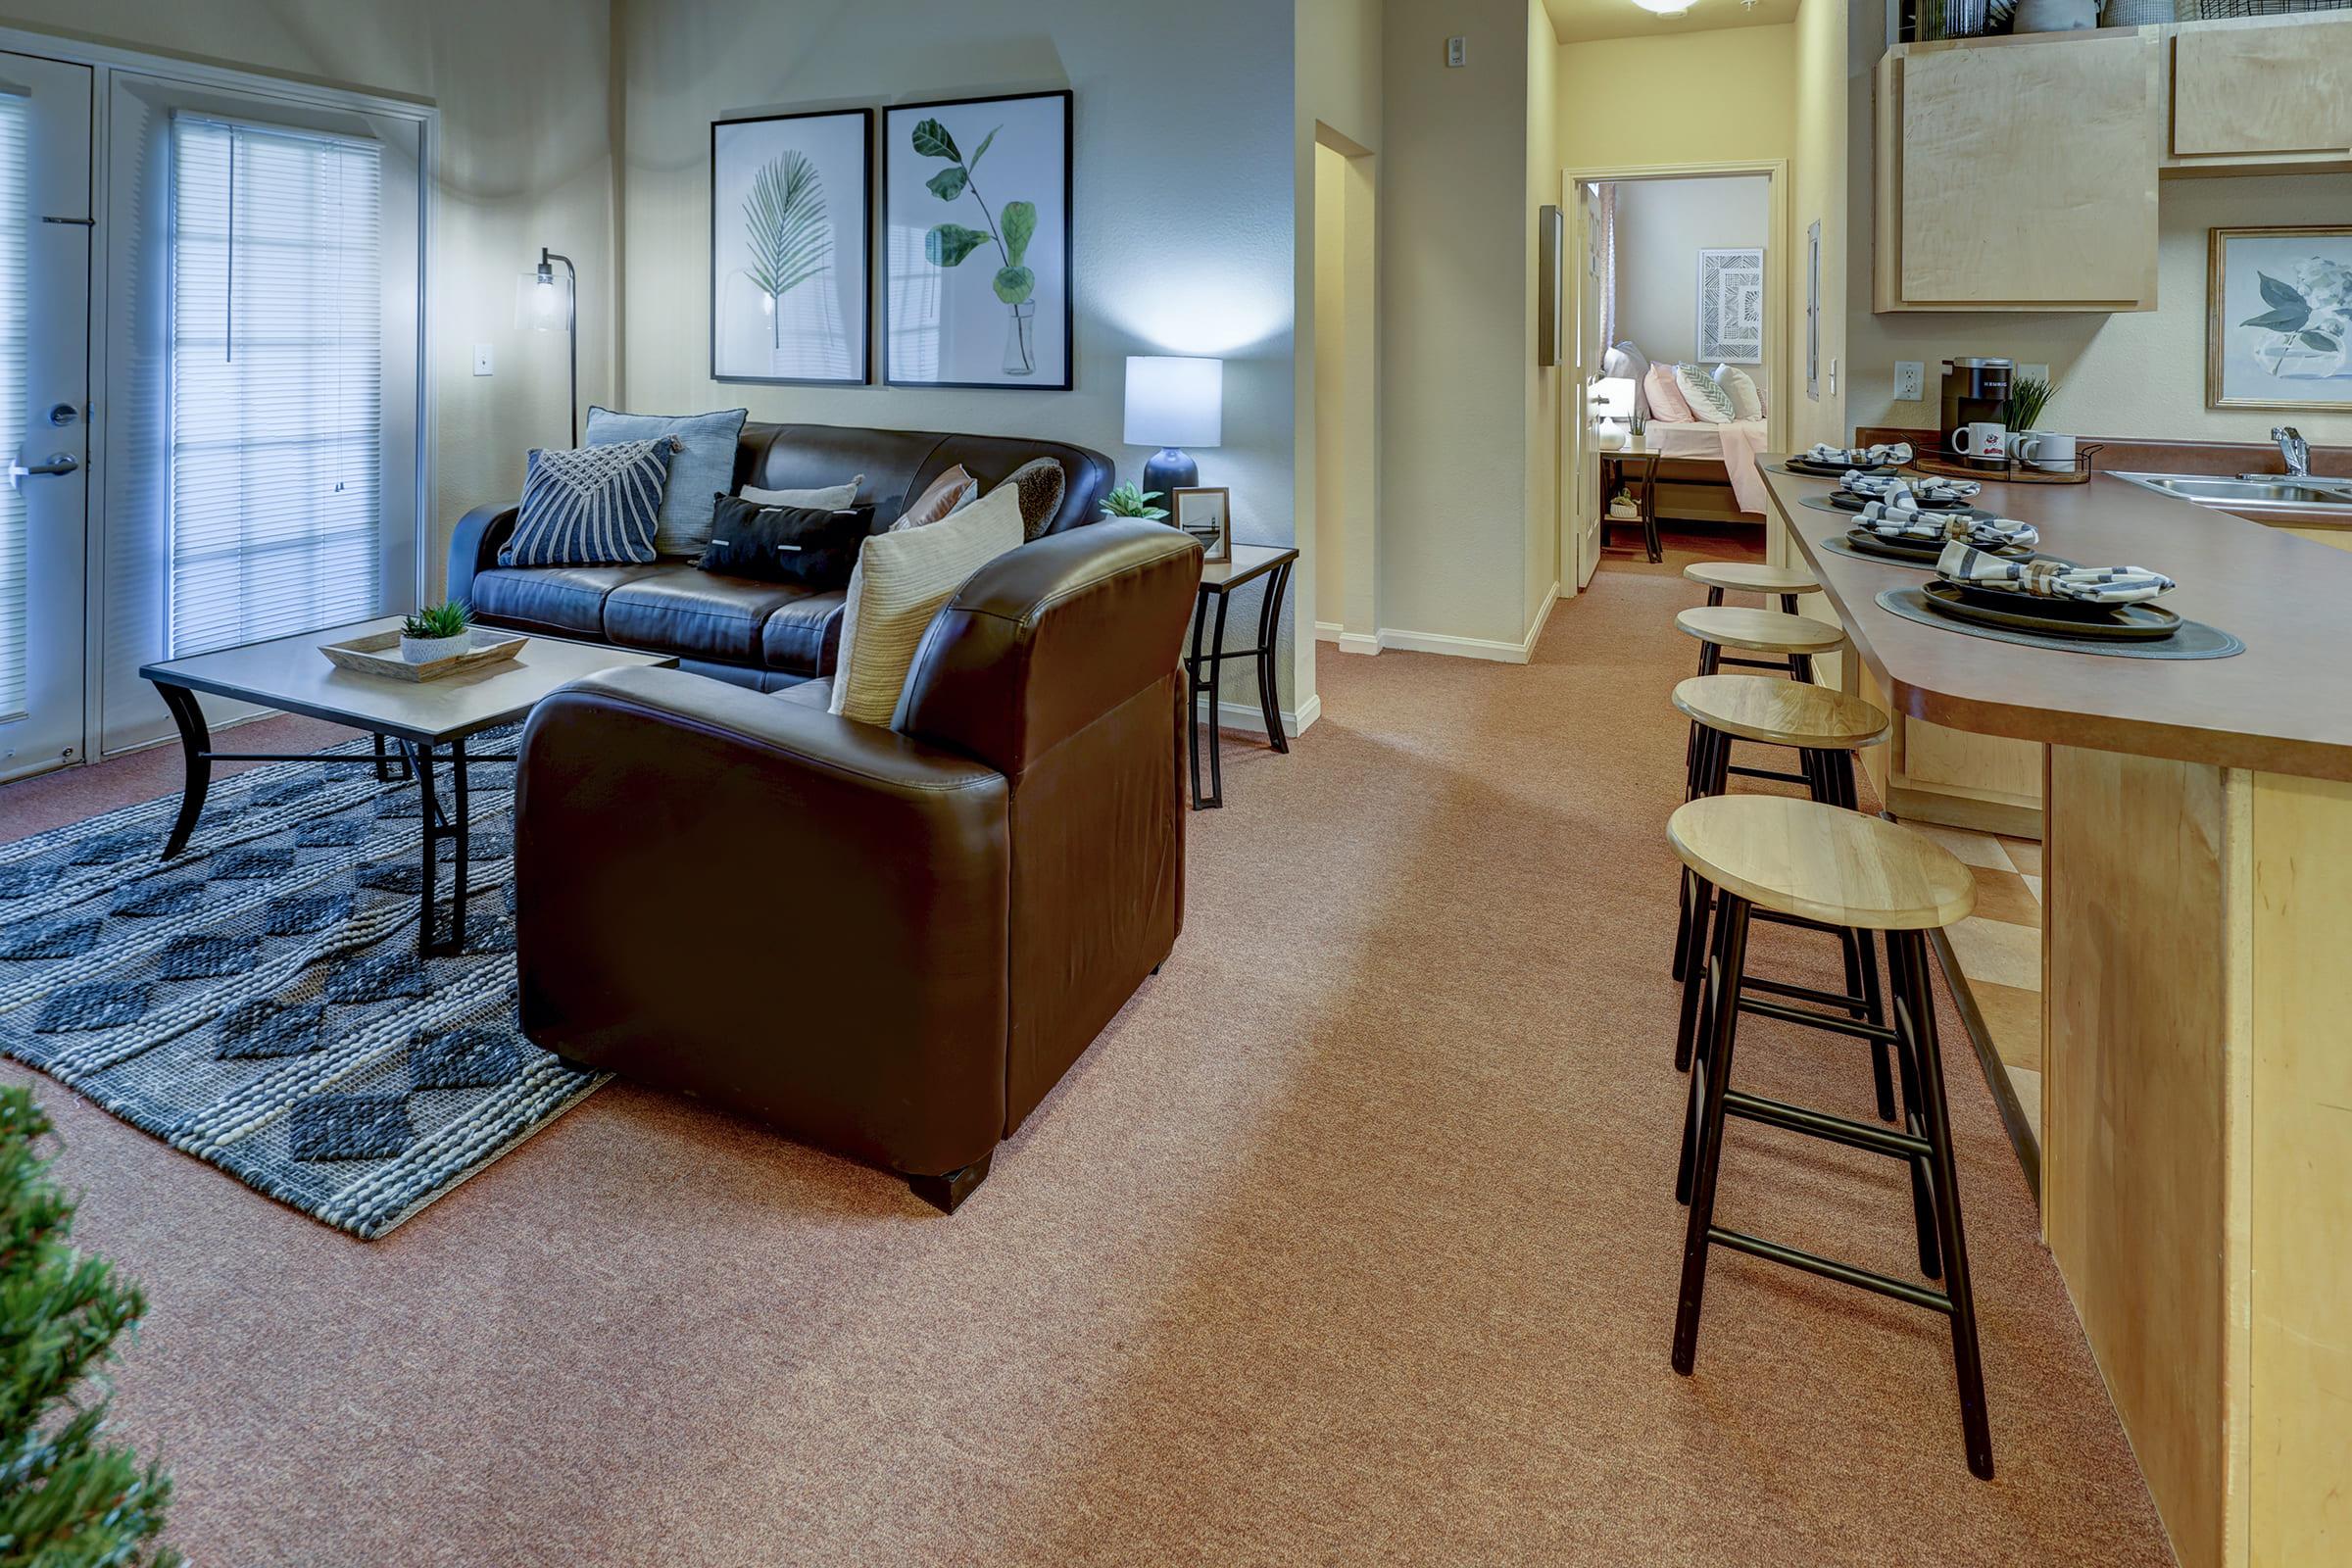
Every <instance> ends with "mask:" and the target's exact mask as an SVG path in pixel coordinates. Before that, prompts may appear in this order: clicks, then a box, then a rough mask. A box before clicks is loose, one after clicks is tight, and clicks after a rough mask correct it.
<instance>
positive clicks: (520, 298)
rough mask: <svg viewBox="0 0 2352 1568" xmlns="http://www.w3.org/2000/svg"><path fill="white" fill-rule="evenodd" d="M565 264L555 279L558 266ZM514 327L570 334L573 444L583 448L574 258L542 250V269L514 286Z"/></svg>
mask: <svg viewBox="0 0 2352 1568" xmlns="http://www.w3.org/2000/svg"><path fill="white" fill-rule="evenodd" d="M558 262H562V263H563V264H564V275H563V276H562V277H558V276H557V275H556V268H555V264H556V263H558ZM515 325H516V326H519V327H523V328H525V329H527V330H530V331H536V332H569V333H570V334H571V444H572V445H573V446H575V447H576V446H578V445H579V444H580V273H579V270H578V269H577V268H575V267H573V266H572V265H571V258H570V257H568V256H559V255H557V254H556V253H555V252H553V251H551V250H549V249H548V248H547V247H546V246H544V245H542V246H540V247H539V265H538V267H537V268H535V269H533V270H530V271H528V272H525V273H523V274H522V276H521V277H519V278H517V279H516V280H515Z"/></svg>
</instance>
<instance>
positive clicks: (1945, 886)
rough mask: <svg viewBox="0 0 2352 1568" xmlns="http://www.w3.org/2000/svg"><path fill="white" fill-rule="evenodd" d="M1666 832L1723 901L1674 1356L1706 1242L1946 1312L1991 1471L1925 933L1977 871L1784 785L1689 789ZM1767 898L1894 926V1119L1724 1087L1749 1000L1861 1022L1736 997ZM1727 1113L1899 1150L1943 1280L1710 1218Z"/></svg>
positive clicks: (1963, 1409) (1810, 913) (1701, 1051)
mask: <svg viewBox="0 0 2352 1568" xmlns="http://www.w3.org/2000/svg"><path fill="white" fill-rule="evenodd" d="M1666 833H1667V837H1668V838H1669V839H1670V840H1671V841H1672V842H1673V844H1674V850H1675V853H1676V854H1677V855H1679V856H1680V857H1682V860H1683V863H1684V864H1685V865H1687V866H1689V867H1690V868H1691V871H1692V872H1693V873H1694V874H1696V875H1697V876H1698V877H1699V878H1700V879H1701V880H1702V881H1703V882H1704V883H1706V884H1707V886H1708V887H1709V888H1711V889H1712V890H1714V900H1713V902H1714V905H1715V917H1714V921H1713V925H1714V931H1713V938H1712V941H1711V942H1710V944H1709V948H1708V953H1707V959H1706V968H1707V980H1706V986H1705V1000H1704V1007H1703V1012H1702V1017H1701V1023H1702V1028H1701V1033H1700V1039H1699V1048H1698V1052H1697V1054H1696V1055H1695V1056H1694V1057H1693V1059H1692V1061H1691V1094H1690V1100H1689V1102H1688V1105H1687V1108H1686V1110H1685V1112H1684V1121H1683V1159H1682V1166H1681V1171H1680V1173H1679V1176H1678V1178H1677V1182H1676V1196H1677V1197H1678V1198H1681V1199H1683V1200H1684V1201H1687V1202H1689V1204H1690V1205H1691V1214H1690V1222H1689V1225H1688V1227H1687V1229H1686V1231H1685V1235H1684V1241H1683V1280H1682V1297H1681V1303H1680V1305H1679V1307H1678V1308H1677V1310H1676V1313H1675V1322H1674V1357H1673V1360H1674V1369H1675V1370H1676V1371H1677V1372H1679V1373H1682V1374H1683V1375H1685V1376H1689V1375H1690V1373H1691V1367H1692V1366H1693V1365H1694V1364H1695V1361H1696V1357H1697V1353H1698V1318H1699V1304H1700V1299H1701V1297H1702V1296H1703V1294H1704V1292H1705V1289H1706V1281H1707V1252H1708V1250H1709V1249H1710V1248H1715V1247H1728V1248H1730V1249H1732V1250H1734V1251H1739V1252H1745V1253H1747V1254H1748V1255H1749V1256H1751V1257H1760V1258H1764V1259H1766V1260H1767V1261H1769V1262H1774V1263H1783V1264H1787V1265H1788V1266H1789V1267H1791V1268H1797V1269H1802V1270H1804V1271H1805V1272H1806V1273H1809V1274H1816V1275H1819V1276H1820V1277H1822V1278H1823V1279H1828V1280H1835V1281H1837V1282H1838V1283H1839V1284H1842V1285H1852V1286H1857V1287H1859V1288H1860V1289H1863V1290H1867V1291H1875V1292H1877V1293H1878V1294H1879V1295H1881V1296H1886V1297H1889V1298H1891V1299H1895V1300H1898V1301H1908V1302H1910V1303H1911V1304H1912V1305H1914V1306H1924V1307H1927V1308H1929V1309H1930V1310H1932V1311H1936V1312H1941V1313H1943V1314H1945V1315H1946V1316H1947V1317H1949V1318H1950V1319H1951V1326H1952V1364H1953V1370H1954V1373H1955V1377H1956V1380H1957V1382H1958V1385H1959V1391H1960V1429H1961V1433H1962V1437H1963V1439H1964V1442H1965V1446H1966V1448H1967V1451H1968V1467H1969V1469H1970V1470H1971V1471H1973V1472H1975V1473H1976V1474H1977V1475H1979V1476H1982V1477H1984V1478H1985V1479H1987V1480H1989V1479H1991V1476H1992V1435H1991V1427H1990V1423H1989V1422H1988V1420H1987V1418H1986V1414H1985V1371H1984V1364H1983V1362H1982V1360H1981V1358H1980V1356H1979V1353H1978V1347H1977V1309H1976V1299H1975V1297H1974V1295H1973V1294H1972V1292H1971V1290H1970V1287H1969V1277H1968V1244H1967V1240H1966V1237H1965V1235H1964V1234H1963V1230H1962V1226H1961V1222H1960V1187H1959V1180H1958V1177H1957V1175H1956V1172H1955V1167H1954V1162H1953V1158H1952V1130H1951V1116H1950V1110H1949V1106H1948V1104H1947V1103H1946V1101H1945V1097H1944V1085H1943V1058H1942V1055H1941V1053H1940V1051H1939V1049H1938V1047H1937V1044H1936V1005H1935V999H1934V996H1933V994H1932V992H1931V990H1930V987H1929V979H1928V950H1927V940H1926V938H1925V936H1924V934H1923V933H1925V932H1926V931H1928V930H1931V929H1933V928H1936V927H1938V926H1945V925H1949V924H1951V923H1952V922H1953V921H1955V920H1958V919H1961V918H1963V917H1964V916H1966V915H1967V913H1968V912H1969V910H1970V909H1971V908H1972V907H1975V904H1976V882H1975V880H1974V879H1973V878H1972V877H1971V875H1970V873H1969V869H1968V867H1967V866H1965V865H1962V864H1961V863H1960V861H1959V860H1958V859H1957V858H1954V857H1953V856H1952V855H1951V853H1950V852H1949V851H1947V850H1945V849H1944V848H1942V846H1940V845H1938V844H1936V843H1935V842H1934V841H1933V840H1931V839H1929V838H1927V837H1926V836H1924V835H1923V834H1920V833H1918V832H1915V831H1913V830H1912V829H1910V828H1906V827H1902V826H1899V825H1897V824H1896V823H1893V822H1887V821H1882V820H1881V819H1879V818H1877V817H1874V816H1865V815H1863V814H1862V813H1861V812H1859V811H1849V810H1845V809H1841V808H1838V807H1835V806H1824V805H1821V804H1819V803H1818V802H1814V801H1798V800H1791V799H1789V798H1788V797H1786V796H1778V795H1737V796H1716V797H1711V798H1708V799H1704V800H1696V801H1691V802H1687V803H1685V804H1684V805H1683V806H1682V807H1681V808H1680V809H1677V810H1676V811H1675V813H1674V816H1673V818H1672V819H1671V820H1670V821H1669V822H1668V823H1667V828H1666ZM1764 910H1771V911H1773V912H1775V913H1780V914H1790V915H1797V916H1800V917H1802V918H1805V919H1809V920H1819V921H1823V922H1825V923H1828V924H1832V925H1840V926H1846V927H1850V928H1852V929H1855V930H1862V931H1883V932H1885V933H1886V934H1887V969H1888V976H1889V979H1890V982H1891V989H1892V992H1893V1001H1894V1009H1893V1010H1894V1017H1893V1024H1892V1027H1891V1028H1890V1029H1888V1030H1886V1031H1883V1033H1884V1035H1885V1038H1886V1042H1887V1045H1889V1046H1891V1047H1892V1048H1893V1051H1894V1054H1895V1058H1896V1060H1897V1062H1898V1063H1899V1065H1900V1067H1901V1073H1902V1084H1903V1122H1902V1128H1901V1130H1900V1131H1899V1132H1898V1131H1896V1130H1895V1129H1893V1128H1890V1127H1882V1126H1877V1125H1874V1124H1873V1123H1870V1122H1864V1121H1856V1120H1854V1119H1852V1118H1850V1117H1846V1116H1838V1115H1833V1114H1831V1113H1830V1112H1827V1111H1823V1110H1816V1109H1814V1108H1812V1107H1810V1106H1805V1105H1796V1104H1790V1103H1788V1102H1785V1101H1779V1100H1770V1099H1766V1098H1764V1097H1762V1096H1758V1095H1750V1094H1744V1093H1742V1092H1740V1091H1739V1090H1736V1089H1734V1088H1732V1087H1731V1081H1732V1071H1733V1062H1734V1055H1735V1054H1736V1051H1737V1049H1738V1046H1739V1043H1740V1042H1739V1032H1740V1031H1739V1024H1740V1014H1741V1013H1743V1012H1749V1013H1760V1014H1763V1015H1765V1016H1768V1017H1774V1018H1780V1019H1783V1020H1786V1021H1789V1022H1797V1023H1814V1024H1816V1025H1818V1026H1820V1027H1823V1028H1828V1029H1833V1030H1835V1031H1837V1032H1839V1033H1845V1034H1853V1033H1858V1032H1860V1031H1859V1030H1858V1028H1857V1026H1855V1025H1854V1024H1853V1023H1852V1022H1851V1020H1849V1019H1845V1018H1825V1017H1822V1016H1820V1015H1818V1014H1813V1013H1811V1012H1809V1010H1807V1009H1803V1008H1797V1007H1786V1006H1782V1005H1778V1004H1775V1003H1767V1002H1761V1001H1755V1000H1751V999H1749V998H1748V997H1746V996H1745V995H1743V989H1744V988H1749V987H1752V982H1748V981H1746V979H1745V969H1746V964H1747V931H1748V921H1749V919H1750V918H1751V915H1752V914H1754V913H1760V912H1762V911H1764ZM1731 1116H1737V1117H1739V1118H1740V1119H1741V1120H1745V1121H1754V1122H1761V1123H1763V1124H1764V1125H1766V1126H1768V1127H1777V1128H1780V1129H1781V1130H1782V1131H1784V1132H1792V1133H1802V1134H1804V1135H1806V1136H1807V1137H1812V1138H1820V1139H1825V1140H1827V1141H1829V1142H1831V1143H1836V1144H1842V1145H1844V1146H1846V1147H1847V1148H1849V1149H1859V1150H1864V1151H1868V1152H1873V1153H1880V1154H1886V1155H1887V1156H1889V1157H1891V1158H1894V1159H1899V1160H1901V1161H1903V1162H1904V1164H1905V1165H1906V1166H1908V1167H1909V1170H1910V1174H1911V1201H1912V1209H1913V1215H1914V1219H1915V1222H1916V1225H1917V1230H1918V1244H1919V1267H1920V1272H1921V1273H1922V1274H1924V1275H1925V1276H1927V1277H1928V1278H1929V1279H1931V1280H1934V1279H1938V1278H1940V1279H1941V1281H1942V1282H1943V1289H1942V1290H1940V1291H1937V1290H1931V1289H1929V1288H1927V1287H1925V1286H1922V1285H1918V1284H1915V1283H1913V1282H1912V1281H1909V1280H1900V1279H1896V1278H1894V1277H1893V1276H1891V1275H1887V1274H1881V1273H1878V1272H1876V1271H1875V1270H1872V1269H1866V1268H1862V1267H1859V1266H1858V1265H1855V1264H1852V1263H1846V1262H1841V1261H1838V1259H1835V1258H1829V1257H1823V1256H1821V1255H1819V1254H1818V1253H1814V1252H1808V1251H1804V1250H1801V1249H1798V1248H1794V1247H1789V1246H1785V1245H1783V1244H1781V1243H1779V1242H1772V1241H1767V1240H1764V1239H1763V1238H1761V1237H1757V1236H1750V1235H1748V1234H1746V1233H1745V1232H1742V1231H1736V1230H1731V1229H1728V1228H1726V1227H1723V1226H1720V1225H1717V1224H1716V1223H1715V1193H1716V1181H1717V1176H1718V1173H1719V1171H1720V1169H1721V1166H1722V1161H1723V1124H1724V1120H1725V1118H1726V1117H1731Z"/></svg>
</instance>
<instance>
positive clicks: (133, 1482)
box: [0, 1088, 183, 1568]
mask: <svg viewBox="0 0 2352 1568" xmlns="http://www.w3.org/2000/svg"><path fill="white" fill-rule="evenodd" d="M49 1131H50V1128H49V1118H48V1117H47V1116H46V1115H44V1114H43V1113H42V1111H41V1108H40V1106H38V1105H36V1104H34V1103H33V1101H32V1096H31V1095H30V1094H29V1093H28V1092H26V1091H25V1090H24V1089H21V1088H9V1089H0V1564H5V1565H7V1568H20V1565H23V1568H34V1565H39V1568H47V1565H49V1564H57V1565H59V1568H66V1565H69V1564H72V1565H88V1568H96V1565H98V1564H101V1563H104V1564H118V1565H121V1568H177V1565H178V1564H179V1563H180V1562H181V1561H182V1560H183V1559H182V1558H181V1557H180V1555H179V1553H178V1552H176V1551H173V1550H172V1548H170V1547H169V1546H165V1545H161V1544H158V1543H157V1540H156V1538H157V1537H158V1536H160V1535H161V1534H162V1533H163V1529H164V1508H165V1506H166V1505H167V1504H168V1503H170V1502H171V1500H172V1478H171V1477H170V1476H168V1475H166V1474H165V1473H164V1472H163V1470H162V1469H161V1468H160V1467H159V1466H157V1465H154V1464H141V1463H140V1462H139V1456H138V1455H137V1454H136V1453H134V1452H133V1451H132V1450H131V1449H129V1448H128V1447H125V1446H122V1445H120V1444H113V1443H105V1442H102V1441H100V1440H101V1438H102V1437H103V1435H104V1433H105V1430H106V1407H107V1399H108V1397H109V1395H110V1392H111V1391H110V1390H109V1389H108V1388H107V1386H106V1384H105V1382H104V1380H103V1378H102V1376H101V1374H102V1372H103V1371H104V1369H105V1367H106V1366H107V1365H108V1364H109V1363H110V1362H112V1361H115V1360H116V1359H118V1356H117V1353H116V1350H115V1348H114V1345H115V1341H116V1340H117V1339H118V1338H119V1337H121V1336H122V1335H123V1334H124V1333H127V1332H129V1331H130V1330H131V1329H133V1328H135V1327H136V1326H137V1324H138V1321H139V1318H140V1316H141V1315H142V1314H143V1313H145V1311H146V1310H147V1300H146V1298H145V1297H144V1296H142V1295H141V1294H140V1293H139V1291H138V1289H137V1287H135V1286H130V1285H124V1284H123V1283H122V1282H120V1281H119V1280H117V1279H116V1278H115V1277H114V1270H113V1267H112V1265H110V1264H109V1263H108V1262H107V1261H106V1259H104V1258H101V1257H89V1256H86V1255H84V1254H83V1253H81V1252H78V1251H75V1250H73V1247H72V1246H71V1245H70V1244H69V1243H68V1241H67V1236H68V1233H69V1232H70V1231H71V1230H72V1229H73V1203H72V1202H71V1201H68V1200H67V1198H66V1195H65V1194H64V1193H63V1192H62V1191H60V1190H59V1188H58V1186H57V1184H56V1183H55V1182H53V1181H51V1180H50V1179H49V1159H48V1157H47V1156H46V1155H45V1154H44V1153H43V1152H41V1150H40V1148H39V1145H40V1143H41V1141H42V1140H43V1139H45V1138H47V1137H48V1136H49Z"/></svg>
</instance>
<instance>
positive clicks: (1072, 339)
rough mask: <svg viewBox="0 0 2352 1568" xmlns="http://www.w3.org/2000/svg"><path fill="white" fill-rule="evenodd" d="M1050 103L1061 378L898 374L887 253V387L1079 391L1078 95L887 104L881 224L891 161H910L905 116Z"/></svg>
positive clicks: (883, 263)
mask: <svg viewBox="0 0 2352 1568" xmlns="http://www.w3.org/2000/svg"><path fill="white" fill-rule="evenodd" d="M1049 98H1058V99H1060V100H1061V210H1062V213H1063V215H1064V218H1063V222H1062V231H1061V276H1062V289H1061V343H1062V363H1061V374H1060V377H1059V378H1058V379H1052V380H1049V379H1045V378H1042V377H1041V378H1039V379H1036V380H1012V379H1005V380H995V381H952V380H928V379H914V378H910V377H906V376H902V375H901V374H899V373H898V369H897V368H896V366H894V365H893V363H892V360H891V332H890V291H891V277H890V258H889V257H888V255H887V254H884V255H883V256H882V257H881V258H880V261H879V263H878V268H879V270H880V272H881V275H882V289H881V292H882V302H881V307H880V310H881V318H882V332H881V339H882V372H881V375H882V384H883V385H885V386H893V387H942V388H951V389H956V390H961V391H979V392H1069V391H1074V390H1075V389H1076V387H1077V368H1078V343H1077V320H1078V312H1077V292H1078V290H1077V278H1076V275H1075V272H1076V263H1077V244H1076V236H1077V232H1078V205H1077V177H1076V170H1077V147H1076V140H1075V132H1076V123H1077V114H1076V96H1075V94H1073V93H1072V92H1071V91H1070V89H1068V88H1066V87H1063V88H1057V89H1054V90H1052V91H1047V92H1003V93H987V94H983V95H980V96H977V97H970V98H933V99H926V100H924V101H922V102H919V103H907V104H888V105H885V106H884V108H883V110H882V202H883V212H882V225H883V230H884V232H885V233H886V234H887V233H888V232H890V231H891V225H892V214H891V212H890V192H891V183H890V170H891V160H892V159H893V158H894V157H909V156H911V154H910V153H900V152H898V150H897V148H896V147H895V145H894V137H893V134H892V126H893V124H894V123H896V119H897V117H899V116H902V115H907V116H920V115H921V114H923V113H924V112H926V111H933V110H943V109H968V108H971V107H973V106H975V105H978V104H1001V103H1030V102H1036V101H1038V100H1040V99H1049ZM920 226H921V227H922V228H923V229H924V230H926V231H928V229H929V227H930V224H929V223H924V224H922V225H920Z"/></svg>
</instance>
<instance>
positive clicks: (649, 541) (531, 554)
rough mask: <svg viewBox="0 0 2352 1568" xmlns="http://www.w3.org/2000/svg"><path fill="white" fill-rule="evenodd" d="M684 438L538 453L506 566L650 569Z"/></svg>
mask: <svg viewBox="0 0 2352 1568" xmlns="http://www.w3.org/2000/svg"><path fill="white" fill-rule="evenodd" d="M678 445H679V443H678V438H677V437H676V436H674V435H661V436H655V437H653V438H652V439H651V440H647V441H618V442H614V443H613V445H611V446H603V447H578V448H575V449H573V450H570V451H558V452H544V451H539V450H537V449H534V450H533V451H532V453H531V464H530V475H529V477H527V478H525V479H524V480H523V482H522V510H521V515H519V516H517V517H516V519H515V535H514V537H513V538H511V539H509V540H508V541H507V543H506V545H505V547H504V548H502V549H501V550H500V551H499V553H498V564H500V565H502V566H612V565H644V564H648V563H650V562H652V561H653V560H654V528H655V525H656V523H657V521H658V520H659V519H660V517H661V515H662V488H663V486H665V485H666V484H667V483H668V482H669V460H670V459H671V458H672V457H674V456H675V455H676V454H677V451H678Z"/></svg>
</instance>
